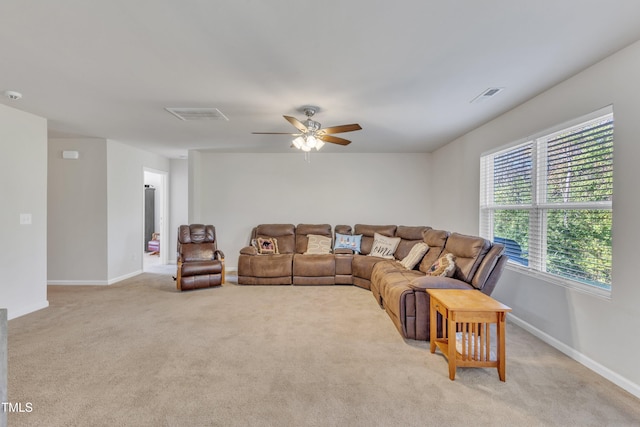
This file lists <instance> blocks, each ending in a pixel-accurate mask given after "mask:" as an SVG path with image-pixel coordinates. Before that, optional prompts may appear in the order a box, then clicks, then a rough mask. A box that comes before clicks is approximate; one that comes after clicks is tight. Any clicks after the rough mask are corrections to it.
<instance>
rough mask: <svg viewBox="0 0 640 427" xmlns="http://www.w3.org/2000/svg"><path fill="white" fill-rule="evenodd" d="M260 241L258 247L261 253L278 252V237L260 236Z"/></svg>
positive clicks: (258, 240) (257, 240)
mask: <svg viewBox="0 0 640 427" xmlns="http://www.w3.org/2000/svg"><path fill="white" fill-rule="evenodd" d="M256 242H257V243H258V246H257V249H258V254H260V255H273V254H278V253H280V252H278V239H276V238H275V237H267V238H264V237H258V238H257V239H256Z"/></svg>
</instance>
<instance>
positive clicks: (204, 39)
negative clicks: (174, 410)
mask: <svg viewBox="0 0 640 427" xmlns="http://www.w3.org/2000/svg"><path fill="white" fill-rule="evenodd" d="M639 39H640V1H638V0H608V1H606V2H605V1H602V0H597V1H595V0H537V1H525V0H483V1H478V0H457V1H456V0H451V1H442V0H439V1H433V0H396V1H389V0H369V1H365V0H359V1H354V0H352V1H346V0H324V1H316V2H312V1H307V0H270V1H263V0H200V1H197V0H164V1H159V0H102V1H100V0H58V1H49V0H2V1H1V2H0V92H2V91H4V90H14V91H18V92H21V93H22V94H23V98H22V99H21V100H19V101H11V100H9V99H8V98H5V97H0V102H1V103H3V104H6V105H10V106H12V107H15V108H17V109H20V110H24V111H28V112H31V113H34V114H37V115H39V116H42V117H46V118H47V119H48V120H49V132H50V135H51V136H64V137H69V136H91V137H100V138H108V139H113V140H116V141H120V142H123V143H126V144H130V145H134V146H137V147H140V148H142V149H146V150H149V151H152V152H156V153H158V154H162V155H165V156H168V157H172V158H176V157H180V156H184V155H186V154H187V150H188V149H211V150H216V151H223V152H288V151H289V150H290V148H289V143H290V138H289V137H287V136H286V135H279V136H278V135H252V134H251V132H254V131H263V132H289V131H291V132H293V131H295V129H294V128H293V127H292V126H291V125H290V124H289V123H288V122H286V121H285V120H284V119H283V118H282V115H283V114H286V115H293V116H295V117H297V118H299V119H303V118H304V115H303V114H302V113H301V112H300V111H299V108H300V106H302V105H304V104H315V105H319V106H320V107H321V109H322V110H321V112H320V113H318V114H317V115H316V116H315V117H314V118H315V119H316V120H317V121H319V122H321V123H322V124H323V126H334V125H340V124H346V123H359V124H360V125H361V126H362V127H363V130H361V131H357V132H352V133H346V134H340V135H338V136H341V137H345V138H347V139H350V140H352V141H353V142H352V144H351V145H349V146H346V147H341V146H335V145H333V144H327V145H326V146H325V148H323V151H328V152H428V151H432V150H434V149H435V148H437V147H439V146H442V145H443V144H445V143H447V142H449V141H451V140H452V139H454V138H456V137H458V136H460V135H463V134H464V133H466V132H468V131H470V130H471V129H473V128H475V127H477V126H479V125H481V124H482V123H485V122H487V121H488V120H490V119H492V118H494V117H496V116H497V115H499V114H501V113H503V112H505V111H507V110H509V109H511V108H513V107H515V106H517V105H518V104H520V103H522V102H524V101H526V100H527V99H529V98H531V97H533V96H535V95H536V94H539V93H540V92H542V91H544V90H546V89H548V88H549V87H551V86H553V85H555V84H557V83H559V82H561V81H562V80H564V79H566V78H567V77H570V76H571V75H573V74H575V73H577V72H578V71H580V70H582V69H584V68H585V67H587V66H589V65H591V64H593V63H595V62H597V61H599V60H600V59H603V58H604V57H606V56H608V55H610V54H612V53H613V52H615V51H617V50H619V49H621V48H623V47H625V46H627V45H629V44H631V43H632V42H634V41H636V40H639ZM489 87H504V88H505V90H504V91H502V92H501V93H499V94H498V95H496V96H495V97H494V98H491V99H488V100H486V101H484V102H482V103H478V104H475V103H474V104H472V103H470V101H471V100H472V99H473V98H474V97H476V96H477V95H479V94H480V93H481V92H483V91H484V90H485V89H487V88H489ZM165 107H215V108H218V109H220V110H221V111H222V113H223V114H225V115H226V116H227V117H228V118H229V121H204V122H202V121H201V122H185V121H180V120H178V119H177V118H176V117H174V116H173V115H171V114H169V113H168V112H166V111H165V110H164V108H165Z"/></svg>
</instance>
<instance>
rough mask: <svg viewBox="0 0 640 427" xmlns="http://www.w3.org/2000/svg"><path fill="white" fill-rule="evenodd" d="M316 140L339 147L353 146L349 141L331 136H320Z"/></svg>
mask: <svg viewBox="0 0 640 427" xmlns="http://www.w3.org/2000/svg"><path fill="white" fill-rule="evenodd" d="M316 138H318V139H320V140H322V141H324V142H331V143H333V144H339V145H349V144H351V141H349V140H348V139H344V138H338V137H337V136H331V135H319V136H317V137H316Z"/></svg>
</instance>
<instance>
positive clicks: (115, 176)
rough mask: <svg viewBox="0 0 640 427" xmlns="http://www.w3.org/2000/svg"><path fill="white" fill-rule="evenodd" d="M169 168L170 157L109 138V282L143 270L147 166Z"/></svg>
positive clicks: (167, 170) (167, 169)
mask: <svg viewBox="0 0 640 427" xmlns="http://www.w3.org/2000/svg"><path fill="white" fill-rule="evenodd" d="M145 167H148V168H152V169H156V170H158V171H162V172H167V173H168V172H169V159H167V158H165V157H162V156H159V155H156V154H152V153H150V152H147V151H143V150H139V149H137V148H134V147H131V146H128V145H125V144H122V143H119V142H116V141H111V140H108V141H107V204H108V224H107V230H108V231H107V242H108V243H107V244H108V282H109V283H114V282H117V281H120V280H123V279H125V278H127V277H132V276H135V275H136V274H139V273H141V272H142V252H143V249H144V247H143V245H144V243H143V238H142V236H143V216H142V211H143V200H144V168H145Z"/></svg>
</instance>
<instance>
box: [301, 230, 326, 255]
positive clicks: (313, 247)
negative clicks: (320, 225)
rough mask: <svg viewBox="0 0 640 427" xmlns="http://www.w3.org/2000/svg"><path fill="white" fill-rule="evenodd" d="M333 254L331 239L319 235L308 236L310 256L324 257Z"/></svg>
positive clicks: (308, 252)
mask: <svg viewBox="0 0 640 427" xmlns="http://www.w3.org/2000/svg"><path fill="white" fill-rule="evenodd" d="M330 253H331V237H327V236H319V235H317V234H309V235H307V252H305V254H310V255H324V254H330Z"/></svg>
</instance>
